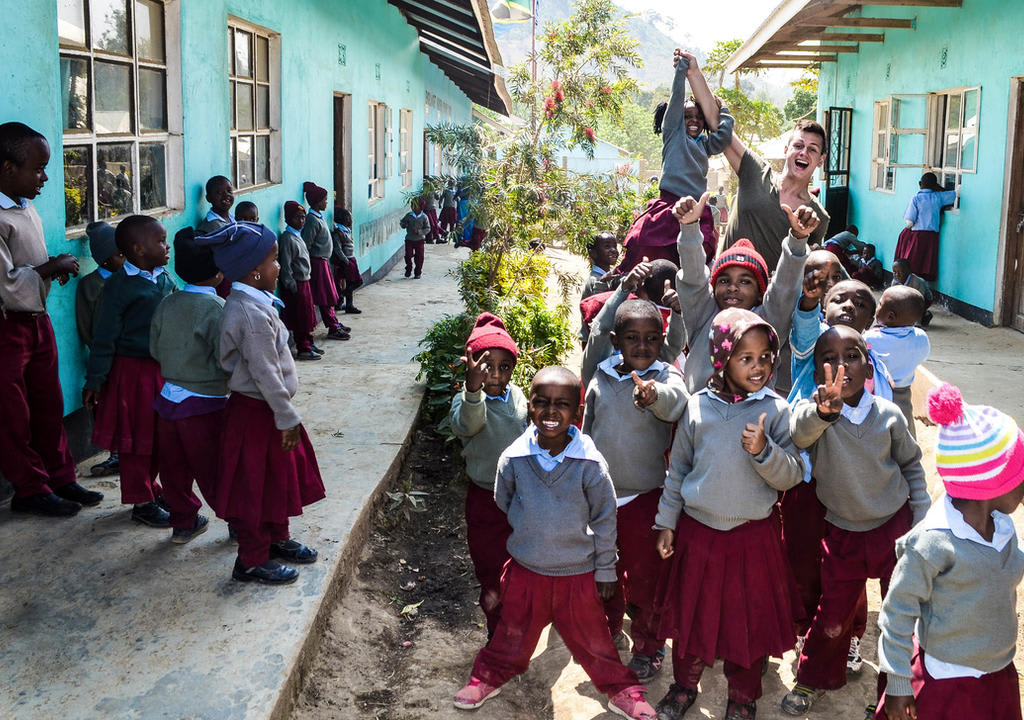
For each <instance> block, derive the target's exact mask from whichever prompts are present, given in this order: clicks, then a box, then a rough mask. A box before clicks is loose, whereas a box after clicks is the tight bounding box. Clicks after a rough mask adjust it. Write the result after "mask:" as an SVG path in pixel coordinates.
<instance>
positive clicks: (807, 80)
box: [790, 67, 818, 95]
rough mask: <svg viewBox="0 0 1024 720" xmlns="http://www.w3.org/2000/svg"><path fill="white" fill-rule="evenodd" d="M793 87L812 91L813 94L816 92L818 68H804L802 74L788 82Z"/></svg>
mask: <svg viewBox="0 0 1024 720" xmlns="http://www.w3.org/2000/svg"><path fill="white" fill-rule="evenodd" d="M790 85H792V86H793V87H794V88H796V89H798V90H806V91H807V92H812V93H814V94H815V95H817V94H818V68H816V67H809V68H804V74H803V75H801V76H800V77H798V78H797V79H796V80H794V81H793V82H791V83H790Z"/></svg>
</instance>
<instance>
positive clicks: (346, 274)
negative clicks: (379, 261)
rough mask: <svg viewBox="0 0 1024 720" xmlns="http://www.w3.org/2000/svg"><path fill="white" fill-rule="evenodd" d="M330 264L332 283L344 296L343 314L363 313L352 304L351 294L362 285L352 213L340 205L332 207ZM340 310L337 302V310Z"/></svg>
mask: <svg viewBox="0 0 1024 720" xmlns="http://www.w3.org/2000/svg"><path fill="white" fill-rule="evenodd" d="M331 242H332V243H333V250H332V252H331V264H332V265H333V266H334V281H335V284H336V285H337V286H338V290H339V294H341V295H343V296H344V300H345V305H344V308H345V312H346V313H347V314H349V315H359V314H360V313H362V312H363V311H362V310H360V309H359V308H357V307H356V306H355V303H353V302H352V293H354V292H355V291H356V288H358V287H360V286H361V285H362V284H363V276H362V273H360V272H359V264H358V263H357V262H356V243H355V239H354V238H353V237H352V213H351V212H349V211H348V208H343V207H341V206H340V205H335V206H334V230H332V231H331ZM341 308H342V305H341V302H340V301H339V302H338V309H339V310H340V309H341Z"/></svg>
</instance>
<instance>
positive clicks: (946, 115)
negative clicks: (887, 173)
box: [926, 85, 981, 212]
mask: <svg viewBox="0 0 1024 720" xmlns="http://www.w3.org/2000/svg"><path fill="white" fill-rule="evenodd" d="M970 93H974V108H973V111H974V119H975V120H976V123H975V126H974V127H973V128H969V127H966V126H965V122H966V120H967V117H968V114H967V101H968V96H969V95H970ZM952 98H958V100H959V102H958V105H959V107H958V109H957V110H956V117H955V118H953V117H952V113H951V110H952V108H951V102H950V100H951V99H952ZM929 99H930V101H931V106H930V107H929V128H928V129H929V135H928V142H927V146H926V153H927V157H926V163H927V165H926V167H927V169H928V170H930V171H931V172H933V173H935V175H936V177H937V178H938V179H939V184H940V185H942V186H943V187H946V188H947V189H951V190H957V191H959V190H960V185H961V183H962V181H963V176H964V175H975V174H977V172H978V138H979V134H978V131H979V128H980V125H981V87H980V86H978V85H973V86H970V87H961V88H954V89H951V90H942V91H940V92H934V93H931V94H930V95H929ZM951 121H955V123H954V125H953V127H952V128H951V127H950V122H951ZM953 135H955V136H956V157H955V158H953V159H952V161H950V158H949V157H947V151H948V149H949V142H948V139H949V138H950V137H951V136H953ZM965 136H973V140H974V143H973V145H974V148H973V150H974V151H973V153H972V155H971V162H970V166H969V167H967V168H965V167H963V161H964V154H963V144H964V138H965ZM950 182H951V184H952V186H953V187H952V188H949V187H948V183H950ZM959 210H960V196H959V194H958V195H957V199H956V202H955V203H954V204H953V210H952V211H953V212H959Z"/></svg>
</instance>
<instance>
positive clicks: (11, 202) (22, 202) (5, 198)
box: [0, 192, 28, 210]
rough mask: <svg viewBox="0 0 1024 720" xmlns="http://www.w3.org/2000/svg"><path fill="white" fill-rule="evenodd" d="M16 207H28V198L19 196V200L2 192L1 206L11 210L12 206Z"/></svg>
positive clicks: (0, 197)
mask: <svg viewBox="0 0 1024 720" xmlns="http://www.w3.org/2000/svg"><path fill="white" fill-rule="evenodd" d="M15 207H20V208H21V209H23V210H24V209H25V208H27V207H28V200H26V199H25V198H18V199H17V200H15V199H14V198H12V197H11V196H10V195H5V194H4V193H2V192H0V208H3V209H4V210H10V209H11V208H15Z"/></svg>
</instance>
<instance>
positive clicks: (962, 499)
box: [875, 383, 1024, 720]
mask: <svg viewBox="0 0 1024 720" xmlns="http://www.w3.org/2000/svg"><path fill="white" fill-rule="evenodd" d="M928 414H929V416H930V417H931V419H932V420H933V421H935V422H936V423H938V424H939V430H938V438H937V441H936V448H935V452H936V455H935V457H936V465H937V466H938V471H939V476H940V477H941V478H942V482H943V485H944V486H945V490H946V494H945V496H944V497H942V498H940V499H939V500H937V501H936V502H935V504H934V505H933V506H932V508H931V509H930V510H929V511H928V514H927V515H925V517H924V520H922V521H921V522H920V523H919V524H918V525H917V526H916V527H914V529H913V530H911V531H910V532H909V533H908V534H907V535H905V536H903V537H902V538H900V539H899V540H898V541H897V543H896V556H897V558H898V560H897V562H896V569H895V570H894V571H893V573H892V582H891V583H890V585H889V592H888V593H886V595H885V598H884V600H883V601H882V610H881V612H880V613H879V615H878V625H879V628H880V630H881V634H880V636H879V640H878V664H879V665H880V666H881V669H882V670H883V671H884V672H885V673H886V677H887V679H888V683H887V686H886V689H885V695H884V696H883V702H879V705H878V710H877V712H876V714H875V719H876V720H911V718H918V717H919V718H922V719H927V720H954V718H956V719H959V718H965V717H972V718H973V717H977V718H991V719H992V720H1020V718H1021V712H1020V690H1019V680H1018V676H1017V670H1016V668H1015V667H1014V664H1013V656H1014V650H1015V647H1014V645H1015V640H1016V638H1017V625H1018V621H1017V609H1016V604H1017V602H1016V601H1017V586H1018V585H1019V584H1020V581H1021V578H1022V577H1024V553H1022V552H1021V550H1020V547H1019V541H1018V539H1017V532H1016V530H1015V528H1014V524H1013V520H1012V519H1011V518H1010V517H1009V515H1010V513H1012V512H1013V511H1014V510H1016V509H1017V508H1018V507H1019V506H1020V504H1021V499H1022V498H1024V436H1022V435H1021V432H1020V430H1019V429H1018V428H1017V424H1016V423H1015V422H1014V421H1013V419H1012V418H1010V417H1008V416H1007V415H1004V414H1003V413H1001V412H999V411H998V410H996V409H995V408H991V407H986V406H984V405H966V404H965V403H964V402H963V398H962V397H961V395H960V391H959V390H958V389H957V388H955V387H954V386H952V385H949V384H945V383H944V384H942V385H940V386H939V387H937V388H935V389H934V390H932V391H931V393H929V396H928Z"/></svg>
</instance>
